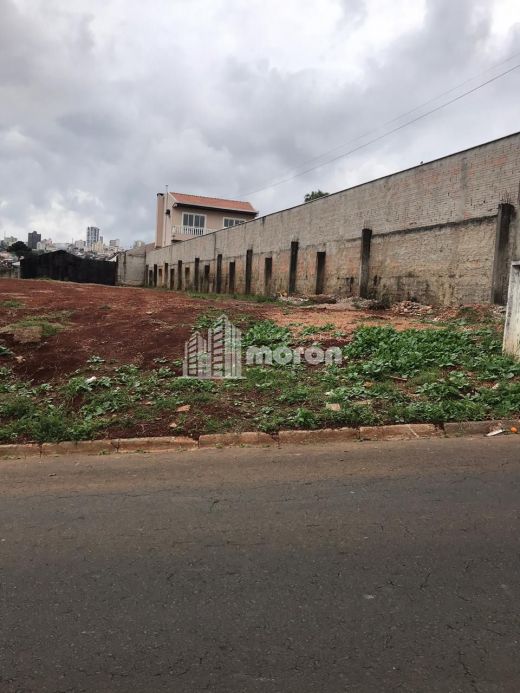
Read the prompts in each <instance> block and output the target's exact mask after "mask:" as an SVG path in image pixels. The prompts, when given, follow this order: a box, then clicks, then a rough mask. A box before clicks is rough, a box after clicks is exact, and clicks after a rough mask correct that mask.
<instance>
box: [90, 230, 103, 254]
mask: <svg viewBox="0 0 520 693" xmlns="http://www.w3.org/2000/svg"><path fill="white" fill-rule="evenodd" d="M99 240H100V237H99V229H98V227H97V226H87V248H89V249H90V248H92V246H93V245H94V243H98V242H99ZM101 240H102V239H101Z"/></svg>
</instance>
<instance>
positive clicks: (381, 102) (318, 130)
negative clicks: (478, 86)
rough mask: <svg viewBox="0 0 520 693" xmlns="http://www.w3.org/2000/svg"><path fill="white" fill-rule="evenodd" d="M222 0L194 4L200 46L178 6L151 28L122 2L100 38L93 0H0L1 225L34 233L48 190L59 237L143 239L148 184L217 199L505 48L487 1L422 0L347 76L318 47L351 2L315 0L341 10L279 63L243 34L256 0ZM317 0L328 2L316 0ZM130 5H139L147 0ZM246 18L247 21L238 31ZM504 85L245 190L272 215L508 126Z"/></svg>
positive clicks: (150, 197)
mask: <svg viewBox="0 0 520 693" xmlns="http://www.w3.org/2000/svg"><path fill="white" fill-rule="evenodd" d="M268 4H269V3H262V7H265V6H266V5H268ZM311 4H312V3H311ZM109 5H110V3H109ZM120 5H121V6H123V3H121V4H120ZM82 6H83V10H82V9H81V7H82ZM118 6H119V2H117V1H116V0H114V9H117V7H118ZM184 6H185V5H184ZM232 6H233V3H231V5H229V3H225V4H224V3H220V2H217V3H214V4H213V3H210V2H209V0H207V1H205V0H199V1H198V2H197V3H196V11H197V13H198V15H200V17H199V21H200V23H201V26H202V27H203V28H204V30H205V33H206V35H207V34H208V33H209V34H210V35H212V36H214V39H213V40H212V42H211V44H210V45H206V44H205V43H204V42H201V41H200V37H199V36H198V35H194V36H193V37H190V36H188V37H185V36H183V35H182V34H181V33H179V32H181V31H182V30H183V27H184V26H185V25H184V24H180V25H179V22H176V21H174V20H175V19H176V17H172V18H171V19H168V17H167V15H168V12H169V11H170V10H171V11H173V10H175V9H176V8H177V7H178V4H176V3H173V5H170V3H164V4H162V5H161V7H162V10H163V14H164V16H165V22H164V25H161V24H157V22H158V20H159V18H160V16H161V12H159V11H156V10H155V9H154V15H153V17H152V19H153V21H152V22H151V28H150V25H148V26H146V27H143V28H142V27H141V25H140V22H139V21H134V22H133V23H132V12H133V11H134V10H133V7H132V5H129V9H128V13H129V15H128V16H127V15H125V16H124V17H121V18H119V17H118V19H117V22H115V23H114V20H113V18H112V19H110V20H109V19H107V22H109V21H110V22H112V24H107V26H104V27H103V28H104V29H105V30H106V31H107V32H108V34H109V40H108V41H106V40H105V41H103V40H102V37H101V36H100V34H99V30H100V24H99V21H100V16H103V11H102V10H103V5H102V3H101V2H96V1H94V2H88V3H87V2H86V1H85V3H84V4H83V3H82V2H78V3H75V10H74V11H72V10H70V7H69V5H68V3H65V2H64V1H63V2H60V0H54V2H52V3H49V4H48V5H43V4H41V5H39V7H40V9H39V10H37V11H34V12H32V13H28V12H23V11H22V10H20V9H18V6H17V5H16V4H15V2H14V0H0V12H1V14H2V19H3V20H4V21H3V22H2V24H0V51H1V54H0V57H1V59H0V104H1V106H0V200H5V201H7V203H8V204H7V205H6V206H4V207H1V208H0V235H1V234H2V233H3V232H4V231H5V232H6V233H9V231H10V228H16V229H22V230H24V231H25V230H31V229H30V228H29V223H31V224H32V222H33V221H34V224H35V227H36V228H38V226H37V225H38V218H39V216H38V215H41V218H42V220H43V219H48V218H49V214H51V216H52V214H54V212H53V211H52V210H53V209H55V207H56V200H57V199H58V200H61V202H60V204H61V205H62V206H64V207H65V208H66V210H67V211H68V212H72V213H73V215H74V216H73V219H75V221H73V222H70V220H69V217H67V219H68V221H67V224H69V223H73V224H74V225H75V226H74V228H69V227H67V228H61V227H60V223H62V222H60V219H61V218H62V217H60V215H59V213H58V212H56V225H57V228H56V229H55V232H54V235H55V237H56V238H58V239H59V238H60V235H61V236H62V237H63V238H70V237H71V235H74V236H80V235H82V234H83V233H84V228H83V224H85V222H86V220H88V222H89V223H96V224H97V225H99V226H100V227H101V228H102V229H103V233H104V236H105V237H107V238H108V237H120V238H122V239H124V240H125V241H126V242H130V240H132V239H135V238H143V240H145V239H149V238H151V235H152V233H153V226H154V205H155V193H156V192H157V191H158V190H160V189H162V188H163V185H164V184H166V183H168V184H169V185H170V186H171V187H172V188H176V189H179V190H185V191H187V192H195V193H201V194H204V193H207V194H210V195H211V194H215V195H224V196H225V195H228V196H230V197H233V196H236V195H238V194H239V193H241V192H247V191H250V190H254V189H256V188H258V187H261V186H262V185H263V184H264V183H268V182H271V181H275V180H277V179H279V178H280V176H283V175H284V174H286V173H287V172H290V171H292V170H295V169H296V170H298V168H299V167H302V166H303V167H305V162H307V161H308V160H309V159H312V158H313V157H317V156H319V155H320V154H321V153H323V152H325V151H327V150H330V149H333V148H335V147H337V146H338V145H340V144H341V143H342V142H348V141H349V140H351V139H352V138H354V137H356V136H358V135H359V134H360V133H363V132H366V131H368V130H370V129H372V128H376V127H377V126H379V125H380V124H381V123H383V122H384V121H385V120H388V119H389V118H392V117H393V116H395V115H396V114H398V113H401V112H403V111H406V110H407V109H410V108H413V107H415V106H416V105H417V104H418V103H421V102H422V101H425V100H427V99H428V98H430V97H431V95H432V94H435V93H438V92H442V91H443V90H445V89H448V88H449V87H450V86H452V85H453V84H456V83H457V82H460V81H462V80H463V79H465V78H467V77H470V76H472V75H474V74H478V73H479V72H480V71H481V70H483V69H484V68H485V67H487V66H488V65H489V64H490V63H495V62H499V61H500V60H501V59H503V58H504V57H505V56H506V55H508V54H509V53H511V52H513V50H514V46H515V45H516V46H517V47H518V46H520V42H519V35H518V28H516V29H515V28H514V27H513V28H512V29H511V31H510V34H509V36H508V37H507V39H506V40H504V41H502V43H501V44H500V46H498V47H496V46H495V47H494V50H493V52H492V53H489V47H490V46H492V45H494V44H492V42H491V38H492V37H491V34H490V32H491V9H492V4H491V3H489V2H477V3H475V2H469V0H460V1H459V2H456V3H454V2H448V0H429V1H428V3H427V6H426V14H425V17H424V21H423V23H422V25H421V26H419V27H417V28H415V29H413V30H410V31H409V32H408V33H407V34H404V35H401V36H400V38H399V40H396V41H393V42H392V43H391V44H390V45H389V46H387V47H386V48H384V49H381V50H379V51H376V52H367V54H366V55H365V58H364V62H363V72H362V77H361V78H356V79H354V78H353V77H352V74H351V72H350V71H349V70H348V69H347V68H348V65H347V66H345V69H343V66H342V65H341V64H338V65H334V61H333V60H332V61H330V60H329V59H328V58H327V55H328V53H327V51H328V50H330V51H332V50H333V48H329V46H331V47H333V46H342V45H344V44H345V42H348V41H349V40H351V39H353V38H354V37H355V36H356V32H358V31H361V32H362V31H364V30H365V28H366V21H367V17H368V14H367V11H366V4H365V3H364V2H361V1H358V0H356V1H354V2H347V1H346V0H344V1H342V0H329V5H328V6H329V8H330V9H333V8H337V7H340V8H341V10H342V13H341V16H340V18H339V20H338V22H337V26H336V27H335V29H334V30H333V31H332V33H330V32H329V33H328V34H327V36H324V37H323V46H322V47H321V46H320V50H319V51H316V53H315V54H316V56H318V57H317V58H316V61H315V64H314V63H313V62H312V61H311V62H310V61H309V60H307V59H306V58H307V56H306V55H303V54H302V55H301V61H300V60H299V56H298V55H293V54H292V56H291V57H292V59H291V65H292V66H289V65H285V64H284V63H283V61H281V60H280V59H277V58H276V56H272V55H271V54H270V53H269V51H268V50H267V48H263V45H262V40H264V39H265V40H267V38H268V37H265V36H261V35H258V36H255V34H254V27H255V16H254V15H253V14H251V13H254V12H255V11H258V8H259V7H260V5H258V6H257V5H256V4H255V3H250V4H248V8H249V9H248V11H247V12H246V11H245V10H244V9H243V5H241V4H240V3H237V6H239V7H240V11H239V10H237V12H236V14H234V12H233V11H231V10H229V9H228V8H229V7H232ZM274 6H275V3H273V7H274ZM321 6H323V8H324V9H323V11H324V12H326V11H327V3H325V2H324V3H322V4H320V7H321ZM44 7H45V8H46V9H45V10H44V9H43V8H44ZM136 7H137V6H136ZM139 7H140V8H141V9H140V10H139V11H141V12H144V15H143V17H144V18H146V16H147V15H146V8H144V9H143V6H141V5H140V4H139ZM204 8H208V12H207V13H205V12H204ZM210 8H211V9H210ZM136 11H137V10H136ZM248 13H249V14H248ZM115 14H116V15H117V12H115ZM304 19H305V18H304ZM205 21H207V22H210V21H211V22H213V23H214V24H211V25H210V26H207V25H204V22H205ZM308 21H309V22H313V17H312V16H311V15H309V19H308ZM246 25H247V26H246ZM282 28H283V27H282ZM123 29H124V31H123ZM224 29H225V30H226V31H228V32H229V31H231V32H233V31H235V32H236V33H237V45H239V49H237V50H230V49H229V48H228V46H227V44H226V43H225V42H219V40H218V36H219V31H220V30H224ZM246 29H247V31H250V32H252V33H250V34H247V35H244V37H243V40H242V41H243V42H242V43H240V41H238V38H239V37H240V36H241V32H245V31H246ZM291 30H292V27H287V41H289V42H290V41H291ZM140 31H143V32H149V33H145V34H144V36H141V34H140V33H139V32H140ZM125 32H126V33H125ZM186 38H187V40H185V39H186ZM251 41H254V45H253V44H252V43H251ZM248 42H249V43H248ZM266 45H267V44H266ZM289 45H291V44H290V43H289ZM311 48H313V47H311V46H309V51H310V50H311ZM250 49H254V50H250ZM518 49H520V48H518ZM299 50H301V47H300V48H299ZM125 51H126V53H125ZM121 55H124V56H125V57H124V58H121ZM313 55H314V54H313ZM319 56H323V57H321V58H320V57H319ZM300 62H301V67H298V64H299V63H300ZM331 64H332V67H331ZM295 65H296V67H295ZM515 84H516V85H518V84H519V77H518V76H516V75H512V76H511V77H510V78H508V82H507V89H508V99H506V100H504V99H502V100H500V99H498V98H497V96H498V95H500V94H502V93H503V90H504V89H505V88H506V86H505V83H496V84H495V85H490V87H487V88H486V92H485V93H484V92H482V94H481V95H479V96H478V97H468V100H467V101H461V102H460V104H458V105H455V106H453V107H451V108H450V111H445V112H442V113H439V114H437V115H436V116H432V117H431V118H430V119H428V120H424V121H422V122H421V123H420V124H417V125H416V126H413V127H410V128H408V129H406V130H403V131H402V132H400V133H397V134H396V135H393V136H392V137H391V138H389V139H387V140H385V141H382V142H381V143H379V144H378V145H377V147H375V146H374V147H370V148H367V149H366V150H363V151H362V152H360V153H359V154H357V155H355V156H352V157H349V158H348V159H345V160H340V161H338V162H337V163H336V164H333V165H330V166H327V167H324V168H322V169H319V170H317V171H315V172H313V173H309V174H307V175H306V176H303V177H302V178H299V179H297V180H296V181H293V182H291V183H288V184H286V185H283V186H280V187H277V188H274V189H272V190H268V191H266V192H264V193H261V194H259V195H257V196H255V197H254V198H253V199H252V201H253V203H254V204H255V206H257V207H259V208H260V209H261V210H262V211H264V212H268V211H272V210H273V209H276V208H283V207H285V206H287V205H289V204H294V203H296V202H299V201H301V199H302V197H303V194H304V192H306V191H307V190H308V189H309V188H310V187H313V186H318V187H321V188H322V189H330V190H333V189H337V188H340V187H344V186H345V185H347V184H351V183H353V182H359V181H360V179H363V178H366V177H371V176H374V175H380V174H381V172H382V171H391V170H395V169H398V168H400V167H403V166H406V165H410V164H412V163H418V161H420V160H426V159H427V158H432V157H434V156H438V155H442V154H445V153H448V152H449V151H455V150H457V149H460V148H462V147H463V146H469V145H470V144H475V143H477V142H479V141H484V140H486V139H491V138H492V137H495V136H498V135H499V134H506V133H507V132H508V131H511V130H513V129H514V123H515V122H516V120H515V109H516V110H517V109H518V97H517V96H516V93H517V92H518V89H516V92H515V90H514V89H513V88H512V87H513V85H515ZM472 98H473V100H470V99H472ZM361 141H363V140H361ZM347 149H348V146H346V147H345V151H346V150H347ZM338 151H341V150H338ZM78 190H79V191H82V194H81V195H79V196H78V194H77V191H78ZM28 198H29V199H30V200H31V202H32V208H31V211H30V215H31V220H32V221H31V222H29V211H28V206H27V199H28ZM42 223H43V222H42ZM63 223H65V222H63Z"/></svg>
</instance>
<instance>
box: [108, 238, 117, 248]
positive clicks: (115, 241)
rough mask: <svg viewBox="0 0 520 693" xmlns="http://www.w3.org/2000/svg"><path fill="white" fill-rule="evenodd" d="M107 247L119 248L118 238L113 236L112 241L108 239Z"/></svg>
mask: <svg viewBox="0 0 520 693" xmlns="http://www.w3.org/2000/svg"><path fill="white" fill-rule="evenodd" d="M108 247H109V248H119V238H114V240H112V241H108Z"/></svg>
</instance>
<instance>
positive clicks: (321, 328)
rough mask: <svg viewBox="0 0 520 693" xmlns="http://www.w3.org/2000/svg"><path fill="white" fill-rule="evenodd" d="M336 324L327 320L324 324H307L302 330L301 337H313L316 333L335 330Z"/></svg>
mask: <svg viewBox="0 0 520 693" xmlns="http://www.w3.org/2000/svg"><path fill="white" fill-rule="evenodd" d="M335 329H336V326H335V325H334V323H332V322H327V323H325V324H324V325H306V326H305V327H302V329H301V330H300V336H301V337H312V336H313V335H315V334H321V333H323V332H333V331H334V330H335Z"/></svg>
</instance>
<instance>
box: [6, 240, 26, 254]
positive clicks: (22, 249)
mask: <svg viewBox="0 0 520 693" xmlns="http://www.w3.org/2000/svg"><path fill="white" fill-rule="evenodd" d="M9 252H10V253H14V254H15V255H16V257H18V258H20V257H21V256H22V255H30V253H31V249H30V248H29V246H27V245H26V244H25V243H24V242H23V241H16V243H13V245H12V246H10V247H9Z"/></svg>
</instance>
